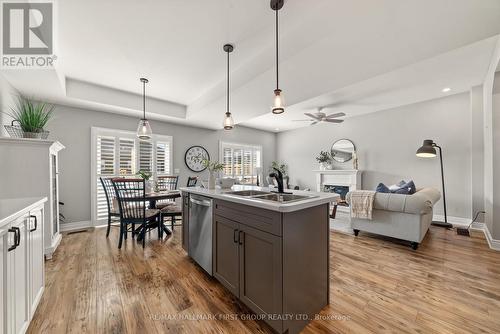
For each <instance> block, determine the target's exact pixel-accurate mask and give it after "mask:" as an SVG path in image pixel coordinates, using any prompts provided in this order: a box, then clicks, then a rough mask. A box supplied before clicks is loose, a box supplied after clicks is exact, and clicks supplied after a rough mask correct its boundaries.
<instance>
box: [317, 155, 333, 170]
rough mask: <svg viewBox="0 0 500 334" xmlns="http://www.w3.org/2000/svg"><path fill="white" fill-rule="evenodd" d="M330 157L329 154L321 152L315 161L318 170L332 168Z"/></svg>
mask: <svg viewBox="0 0 500 334" xmlns="http://www.w3.org/2000/svg"><path fill="white" fill-rule="evenodd" d="M332 159H333V158H332V155H331V154H330V153H329V152H325V151H321V152H319V155H318V156H317V157H316V161H317V162H319V168H320V169H321V170H324V169H331V168H332Z"/></svg>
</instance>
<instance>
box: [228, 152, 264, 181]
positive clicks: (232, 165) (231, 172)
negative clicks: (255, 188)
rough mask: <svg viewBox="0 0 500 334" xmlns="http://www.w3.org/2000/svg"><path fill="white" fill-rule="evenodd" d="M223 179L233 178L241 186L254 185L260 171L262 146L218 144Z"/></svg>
mask: <svg viewBox="0 0 500 334" xmlns="http://www.w3.org/2000/svg"><path fill="white" fill-rule="evenodd" d="M219 156H220V161H222V163H223V164H224V169H223V170H222V176H223V177H233V178H236V179H238V180H239V181H240V183H242V184H256V183H257V175H259V178H260V180H261V181H262V178H261V176H262V175H260V173H261V171H262V146H258V145H246V144H235V143H226V142H220V147H219Z"/></svg>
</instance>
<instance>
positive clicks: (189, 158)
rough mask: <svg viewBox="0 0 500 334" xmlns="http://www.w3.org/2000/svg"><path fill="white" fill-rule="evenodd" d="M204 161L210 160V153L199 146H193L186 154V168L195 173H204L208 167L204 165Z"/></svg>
mask: <svg viewBox="0 0 500 334" xmlns="http://www.w3.org/2000/svg"><path fill="white" fill-rule="evenodd" d="M203 160H210V154H208V151H207V150H206V149H205V148H204V147H203V146H199V145H195V146H191V147H190V148H188V149H187V151H186V154H184V162H185V163H186V166H187V167H188V168H189V169H190V170H191V171H193V172H195V173H199V172H203V171H204V170H205V169H207V167H205V166H204V165H203Z"/></svg>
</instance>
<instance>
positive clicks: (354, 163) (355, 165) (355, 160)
mask: <svg viewBox="0 0 500 334" xmlns="http://www.w3.org/2000/svg"><path fill="white" fill-rule="evenodd" d="M358 167H359V165H358V153H357V152H356V151H354V152H353V154H352V169H354V170H358Z"/></svg>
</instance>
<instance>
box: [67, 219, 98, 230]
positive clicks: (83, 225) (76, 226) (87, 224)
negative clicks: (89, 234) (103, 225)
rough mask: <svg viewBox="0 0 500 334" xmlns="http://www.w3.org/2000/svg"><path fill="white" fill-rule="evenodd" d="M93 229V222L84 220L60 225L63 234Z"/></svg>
mask: <svg viewBox="0 0 500 334" xmlns="http://www.w3.org/2000/svg"><path fill="white" fill-rule="evenodd" d="M91 227H92V222H91V221H90V220H84V221H81V222H72V223H64V224H61V225H60V228H61V232H72V231H78V230H86V229H89V228H91Z"/></svg>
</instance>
